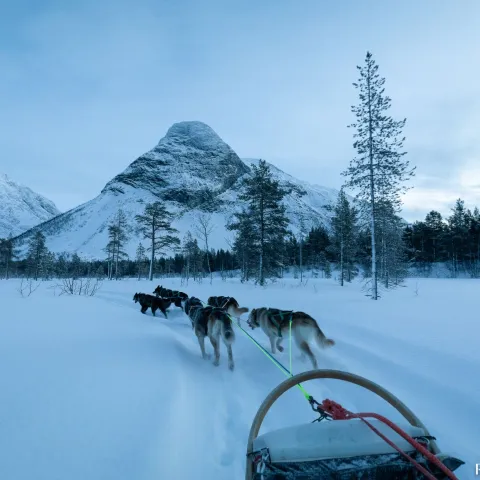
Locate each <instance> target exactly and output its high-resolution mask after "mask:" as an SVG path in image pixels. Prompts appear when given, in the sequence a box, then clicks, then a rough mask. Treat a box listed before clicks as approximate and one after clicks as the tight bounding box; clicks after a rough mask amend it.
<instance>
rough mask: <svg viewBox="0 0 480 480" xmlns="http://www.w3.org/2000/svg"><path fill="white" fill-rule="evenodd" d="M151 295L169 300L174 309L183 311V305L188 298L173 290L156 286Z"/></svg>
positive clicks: (182, 293)
mask: <svg viewBox="0 0 480 480" xmlns="http://www.w3.org/2000/svg"><path fill="white" fill-rule="evenodd" d="M153 293H154V294H155V295H156V296H157V297H162V298H165V299H168V300H170V303H173V304H174V305H175V306H176V307H178V308H181V309H182V310H184V305H185V302H186V300H187V298H188V295H187V294H186V293H184V292H178V291H175V290H169V289H168V288H164V287H162V286H160V285H158V286H157V288H155V290H154V291H153Z"/></svg>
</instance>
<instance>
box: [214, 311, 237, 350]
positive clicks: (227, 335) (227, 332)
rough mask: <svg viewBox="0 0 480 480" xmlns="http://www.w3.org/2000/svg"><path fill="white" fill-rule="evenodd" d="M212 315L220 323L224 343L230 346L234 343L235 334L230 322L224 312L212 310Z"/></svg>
mask: <svg viewBox="0 0 480 480" xmlns="http://www.w3.org/2000/svg"><path fill="white" fill-rule="evenodd" d="M212 313H213V315H214V316H215V317H216V318H217V319H218V320H220V322H221V324H222V325H221V333H222V338H223V340H224V342H225V343H227V344H229V345H231V344H232V343H233V342H234V341H235V332H234V331H233V326H232V320H231V319H230V317H229V316H228V315H227V313H226V312H222V311H221V310H214V311H213V312H212Z"/></svg>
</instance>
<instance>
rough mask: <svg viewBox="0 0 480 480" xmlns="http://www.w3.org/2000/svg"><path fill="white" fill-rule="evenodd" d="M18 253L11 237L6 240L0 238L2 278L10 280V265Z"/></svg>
mask: <svg viewBox="0 0 480 480" xmlns="http://www.w3.org/2000/svg"><path fill="white" fill-rule="evenodd" d="M17 256H18V251H17V249H16V248H15V242H14V240H13V238H12V236H11V235H9V237H8V238H0V264H1V265H2V267H3V276H4V278H5V279H6V280H8V279H9V278H10V265H11V264H12V262H13V261H14V260H15V259H16V258H17Z"/></svg>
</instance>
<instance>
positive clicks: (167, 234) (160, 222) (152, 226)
mask: <svg viewBox="0 0 480 480" xmlns="http://www.w3.org/2000/svg"><path fill="white" fill-rule="evenodd" d="M135 220H136V221H137V223H138V230H139V232H140V233H141V234H142V235H143V238H144V239H147V240H148V241H149V243H150V245H149V247H148V250H149V251H150V270H149V273H148V279H149V280H150V281H152V280H153V269H154V264H155V256H156V254H157V253H159V254H161V253H163V251H164V249H166V248H175V247H178V246H179V245H180V239H179V238H178V237H177V236H175V235H174V234H175V233H177V232H178V230H177V229H175V228H173V227H172V226H171V223H172V220H173V215H172V214H171V213H170V212H169V211H168V210H167V209H166V208H165V206H164V205H162V204H161V203H160V202H154V203H149V204H147V205H146V206H145V210H144V212H143V214H142V215H136V216H135Z"/></svg>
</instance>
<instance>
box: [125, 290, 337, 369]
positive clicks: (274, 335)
mask: <svg viewBox="0 0 480 480" xmlns="http://www.w3.org/2000/svg"><path fill="white" fill-rule="evenodd" d="M153 293H154V294H155V295H150V294H146V293H135V295H134V296H133V300H134V302H135V303H137V302H138V303H140V306H141V310H140V311H141V312H142V313H146V311H147V310H148V309H149V308H150V309H151V310H152V314H153V315H154V316H155V312H156V311H157V310H160V311H161V312H162V313H163V314H164V315H165V318H168V317H167V309H168V308H169V307H170V306H171V305H172V304H173V305H175V306H176V307H179V308H181V309H182V310H183V311H184V312H185V313H186V314H187V315H188V317H189V318H190V321H191V322H192V329H193V331H194V333H195V335H196V337H197V339H198V344H199V345H200V351H201V352H202V357H203V358H204V359H208V358H210V355H208V354H207V353H206V352H205V338H206V337H208V338H209V340H210V343H211V344H212V347H213V351H214V357H215V358H214V361H213V364H214V365H215V366H218V365H219V363H220V340H222V341H223V343H224V344H225V346H226V348H227V353H228V367H229V369H230V370H233V369H234V367H235V364H234V361H233V352H232V344H233V343H234V342H235V332H234V330H233V327H232V318H233V317H235V318H237V320H238V322H239V321H240V316H241V315H242V314H243V313H247V312H248V311H249V309H248V308H245V307H240V306H239V304H238V302H237V300H235V298H233V297H222V296H219V297H210V298H209V299H208V302H207V305H204V304H203V303H202V301H201V300H200V299H198V298H196V297H189V296H188V295H187V294H186V293H184V292H179V291H174V290H170V289H167V288H164V287H162V286H160V285H158V286H157V288H155V290H154V291H153ZM247 324H248V326H249V327H250V328H252V330H253V329H255V328H261V329H262V330H263V332H264V333H265V334H266V335H267V337H268V338H269V339H270V347H271V350H272V353H273V354H275V353H276V351H277V350H278V351H279V352H283V346H282V345H281V343H282V340H283V338H284V336H285V335H287V336H288V334H289V332H290V328H291V333H292V336H293V338H294V340H295V343H296V345H297V346H298V348H299V349H300V351H301V352H302V354H303V355H306V356H307V357H308V358H309V359H310V361H311V362H312V365H313V368H314V369H317V368H318V364H317V359H316V358H315V355H314V354H313V352H312V350H311V348H310V345H309V341H310V340H311V339H312V338H313V339H315V341H316V343H317V344H318V346H319V347H320V348H327V347H331V346H333V345H335V342H334V341H333V340H332V339H330V338H327V337H326V336H325V335H324V333H323V332H322V330H321V329H320V327H319V326H318V323H317V322H316V320H315V319H314V318H312V317H311V316H310V315H308V314H306V313H304V312H296V311H293V310H280V309H278V308H266V307H260V308H254V309H252V310H251V312H250V313H249V315H248V319H247ZM290 324H291V326H290Z"/></svg>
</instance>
